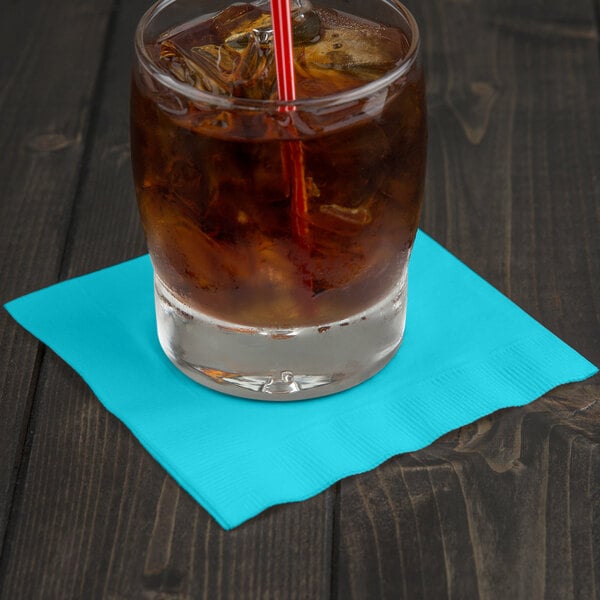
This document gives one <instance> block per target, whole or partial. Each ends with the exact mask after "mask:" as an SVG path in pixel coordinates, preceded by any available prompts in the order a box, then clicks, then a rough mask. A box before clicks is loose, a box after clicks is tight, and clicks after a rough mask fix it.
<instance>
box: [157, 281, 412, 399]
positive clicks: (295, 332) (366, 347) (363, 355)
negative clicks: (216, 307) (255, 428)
mask: <svg viewBox="0 0 600 600" xmlns="http://www.w3.org/2000/svg"><path fill="white" fill-rule="evenodd" d="M155 300H156V316H157V326H158V337H159V340H160V343H161V345H162V347H163V350H164V351H165V353H166V354H167V356H168V357H169V358H170V360H171V361H172V362H173V363H174V364H175V366H176V367H178V368H179V369H180V370H181V371H182V372H183V373H185V374H186V375H188V376H189V377H191V378H192V379H194V380H195V381H197V382H198V383H201V384H202V385H204V386H206V387H209V388H212V389H214V390H218V391H220V392H223V393H226V394H231V395H234V396H241V397H244V398H252V399H255V400H276V401H282V400H283V401H288V400H305V399H308V398H316V397H319V396H325V395H329V394H333V393H335V392H340V391H342V390H345V389H347V388H350V387H352V386H355V385H357V384H359V383H361V382H362V381H364V380H365V379H368V378H369V377H371V376H372V375H374V374H375V373H377V372H378V371H379V370H381V369H382V368H383V367H384V366H385V365H386V364H387V363H388V362H389V360H390V359H391V358H392V357H393V355H394V354H395V353H396V351H397V350H398V348H399V346H400V343H401V341H402V336H403V334H404V324H405V319H406V276H405V277H404V278H403V279H402V280H401V281H399V282H398V284H397V286H396V287H395V288H394V289H393V290H392V292H391V293H390V294H389V295H388V296H387V297H385V298H384V299H383V300H381V301H380V302H379V303H378V304H377V305H375V306H373V307H371V308H370V309H368V310H366V311H364V312H361V313H358V314H355V315H352V316H350V317H348V318H346V319H344V320H343V321H338V322H335V323H323V324H320V325H318V326H317V325H310V326H305V327H294V328H292V329H275V328H273V329H271V328H264V327H260V328H257V327H248V326H247V325H243V324H239V323H229V322H226V321H220V320H218V319H215V318H214V317H211V316H208V315H205V314H203V313H201V312H199V311H197V310H195V309H193V308H190V307H189V306H187V305H186V304H184V303H182V302H181V301H180V300H178V299H177V298H176V297H175V296H174V295H173V294H172V293H171V292H170V290H169V289H168V288H167V287H166V286H165V284H164V283H163V282H162V281H161V280H160V279H159V278H158V277H156V276H155Z"/></svg>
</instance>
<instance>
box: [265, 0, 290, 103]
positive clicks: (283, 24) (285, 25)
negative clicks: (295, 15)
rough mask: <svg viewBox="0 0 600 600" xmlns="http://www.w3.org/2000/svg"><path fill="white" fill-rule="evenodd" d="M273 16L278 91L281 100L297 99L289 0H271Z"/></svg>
mask: <svg viewBox="0 0 600 600" xmlns="http://www.w3.org/2000/svg"><path fill="white" fill-rule="evenodd" d="M271 18H272V20H273V43H274V46H275V68H276V69H277V93H278V94H279V99H280V100H295V99H296V83H295V80H294V41H293V38H292V12H291V10H290V3H289V0H271ZM288 110H290V109H288ZM292 110H293V109H292Z"/></svg>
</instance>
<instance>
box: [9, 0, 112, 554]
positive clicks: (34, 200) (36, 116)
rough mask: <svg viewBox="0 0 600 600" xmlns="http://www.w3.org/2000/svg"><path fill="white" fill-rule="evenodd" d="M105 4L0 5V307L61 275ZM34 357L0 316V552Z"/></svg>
mask: <svg viewBox="0 0 600 600" xmlns="http://www.w3.org/2000/svg"><path fill="white" fill-rule="evenodd" d="M111 3H112V0H98V1H97V2H95V3H94V4H92V5H90V4H89V3H87V2H77V1H74V2H69V3H67V2H45V3H41V4H40V3H39V2H36V1H35V0H27V1H24V2H19V3H16V2H3V3H1V4H0V38H1V39H2V43H3V47H4V48H5V51H4V52H2V53H1V55H0V74H1V80H2V86H0V115H1V118H0V119H1V123H2V126H1V127H0V147H1V148H2V160H1V161H0V181H1V182H2V193H1V195H0V274H1V275H0V278H1V284H0V304H3V303H4V302H7V301H9V300H11V299H13V298H15V297H17V296H19V295H22V294H24V293H26V292H30V291H33V290H35V289H37V288H39V287H43V286H45V285H48V284H50V283H53V282H54V281H55V280H56V277H57V275H58V272H59V269H60V263H61V260H62V256H63V250H64V246H65V239H66V236H67V231H68V227H69V223H70V215H71V210H72V206H73V201H74V196H75V193H76V189H77V185H78V177H79V167H80V163H81V160H82V156H83V152H84V140H85V136H86V132H87V130H88V124H89V119H90V114H91V112H92V107H93V102H92V101H91V99H92V96H93V92H94V88H95V85H96V81H97V75H98V66H99V63H100V61H101V57H102V44H103V41H104V34H105V30H106V26H107V22H108V17H109V11H110V6H111ZM65 23H69V25H70V28H65V27H64V24H65ZM83 39H85V44H82V40H83ZM65 65H69V68H68V69H67V68H65ZM75 73H76V74H77V76H76V77H75V76H74V74H75ZM40 358H41V355H40V347H39V345H38V344H37V342H36V341H34V339H33V338H31V337H30V336H29V335H27V334H26V333H25V332H24V331H23V330H21V329H20V328H19V327H18V326H17V325H16V323H14V322H13V321H12V320H11V319H10V317H9V315H8V313H6V311H4V310H0V373H2V374H3V377H2V379H1V380H0V398H1V401H0V552H1V545H2V543H3V540H4V532H5V527H6V522H7V519H8V512H9V510H10V506H11V502H12V497H13V490H14V484H15V479H16V477H17V474H18V472H19V466H20V464H22V461H23V459H24V458H23V456H22V452H23V447H24V443H25V439H26V437H27V434H28V429H27V428H28V419H29V412H30V408H31V402H32V398H33V395H34V393H35V388H36V385H37V376H38V369H39V362H40Z"/></svg>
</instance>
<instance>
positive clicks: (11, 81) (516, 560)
mask: <svg viewBox="0 0 600 600" xmlns="http://www.w3.org/2000/svg"><path fill="white" fill-rule="evenodd" d="M30 4H31V3H30V2H26V3H25V4H23V3H21V4H17V3H12V4H11V5H10V6H9V5H8V4H4V5H2V6H0V34H4V39H5V40H6V39H8V40H13V41H14V44H17V41H18V42H19V45H20V44H23V39H22V37H21V36H22V31H23V28H22V27H21V25H22V23H24V22H26V20H28V19H31V20H32V23H33V24H32V25H31V26H30V30H29V31H28V33H27V34H26V35H25V39H26V43H25V47H24V52H23V53H22V55H19V57H18V58H17V60H16V61H15V62H14V64H13V63H12V62H10V60H7V57H6V56H0V61H1V62H0V65H1V67H2V77H3V81H4V82H6V85H3V87H2V88H1V89H0V109H2V111H3V113H2V114H3V115H5V114H7V115H9V116H10V119H8V120H4V119H3V121H2V122H1V123H0V125H1V126H0V143H2V147H3V148H5V147H10V148H15V152H14V153H8V154H7V156H6V157H5V158H4V159H3V160H2V161H0V180H2V181H6V182H7V184H6V188H5V190H4V192H3V196H2V199H1V201H0V227H2V229H1V231H2V235H1V237H0V260H2V263H1V264H2V271H1V272H2V282H3V287H2V294H3V299H5V300H8V299H9V298H11V297H13V296H16V295H18V294H20V293H23V292H25V291H28V290H31V289H35V288H37V287H40V286H41V285H44V284H46V283H50V282H53V281H55V280H57V279H62V278H66V277H70V276H74V275H78V274H81V273H85V272H89V271H91V270H93V269H97V268H100V267H103V266H106V265H109V264H113V263H115V262H117V261H120V260H124V259H127V258H130V257H132V256H136V255H138V254H140V253H142V252H143V251H144V243H143V237H142V232H141V229H140V226H139V222H138V218H137V211H136V207H135V201H134V198H133V191H132V184H131V178H130V173H129V157H128V153H129V148H128V124H127V111H128V95H129V89H128V79H129V64H130V60H131V49H132V48H131V39H132V34H133V28H134V25H135V22H136V21H137V19H138V18H139V16H140V15H141V13H142V12H143V10H144V9H145V8H146V6H147V5H148V3H147V1H146V0H132V1H131V2H117V3H115V4H114V6H113V12H112V13H110V10H111V5H112V2H109V1H108V0H106V1H104V0H95V2H94V3H93V4H88V3H85V4H84V3H73V2H70V3H68V4H67V2H65V1H63V0H54V1H53V2H52V3H50V4H48V5H44V6H47V8H39V9H38V10H37V11H36V10H34V9H33V5H31V6H30ZM36 6H37V5H36ZM410 7H411V9H412V10H413V11H414V12H415V14H416V16H417V18H418V20H419V22H420V23H421V26H422V29H423V32H424V38H423V50H424V53H425V59H426V63H427V69H428V99H429V115H430V158H429V165H428V181H427V197H426V203H425V211H424V215H423V226H424V229H425V230H426V231H427V232H429V233H430V234H432V235H433V236H434V237H435V238H436V239H438V240H439V241H440V242H442V243H443V244H445V245H446V246H447V247H448V248H449V249H450V250H451V251H453V252H454V253H456V254H457V255H458V256H459V258H461V259H462V260H464V261H465V262H466V263H467V264H469V265H470V266H471V267H473V268H474V269H475V270H476V271H477V272H479V273H480V274H481V275H483V276H484V277H485V278H486V279H487V280H488V281H490V282H491V283H492V284H494V285H495V286H496V287H498V288H499V289H500V290H501V291H503V292H504V293H506V294H508V295H509V296H510V297H511V298H512V299H514V300H515V301H516V302H517V303H518V304H520V305H521V306H522V307H523V308H525V309H526V310H527V311H528V312H530V313H531V314H532V315H533V316H534V317H536V318H537V319H539V320H540V321H541V322H542V323H543V324H544V325H546V326H547V327H549V328H550V329H551V330H553V331H554V332H555V333H557V334H558V335H560V336H561V337H562V338H563V339H565V340H566V341H567V342H569V343H570V344H571V345H573V346H574V347H575V348H577V349H578V350H579V351H581V352H582V353H583V354H585V355H586V356H587V357H588V358H589V359H590V360H592V361H593V362H595V363H596V364H600V326H599V319H600V289H599V287H598V284H597V282H598V281H599V280H600V241H599V238H600V236H598V235H597V231H598V230H599V225H600V222H599V221H600V213H599V211H598V206H599V204H598V199H599V198H600V178H599V177H598V174H597V170H598V165H599V164H600V129H599V125H600V124H599V118H600V110H599V109H600V105H599V103H600V64H599V55H598V40H599V36H598V27H597V22H596V21H595V18H596V17H595V14H594V11H593V5H592V3H591V1H590V0H575V1H574V2H570V3H565V2H558V0H546V1H545V2H541V1H540V2H533V3H526V4H524V3H523V2H521V1H519V0H502V1H501V0H490V1H486V2H484V1H483V0H426V1H424V2H415V1H412V2H411V3H410ZM9 9H10V10H9ZM111 14H112V16H111ZM64 23H69V24H70V25H71V26H72V27H71V28H70V29H69V31H70V33H65V27H64ZM17 32H18V35H17ZM57 32H60V35H61V36H62V37H61V38H60V41H59V42H58V43H55V40H56V38H57ZM11 36H12V37H11ZM84 42H85V43H84ZM56 46H58V47H57V48H56ZM48 47H52V48H53V49H54V51H55V53H54V54H51V53H49V52H48V50H47V48H48ZM103 48H105V50H104V51H103ZM59 59H60V60H59ZM65 64H68V65H69V66H68V68H64V65H65ZM73 72H77V74H78V76H77V77H76V78H74V77H73ZM39 99H44V101H43V102H42V101H41V100H39ZM7 111H8V112H7ZM1 319H4V321H2V320H1ZM0 336H1V337H0V366H1V367H2V368H3V369H4V372H5V373H6V375H5V377H4V378H3V381H2V384H1V385H2V388H1V389H2V403H0V411H2V418H1V419H0V427H1V428H2V430H1V431H0V433H1V434H2V435H0V452H2V453H3V454H2V455H1V456H0V458H2V461H1V462H0V482H1V485H2V486H4V487H3V488H2V490H0V502H2V503H3V504H1V505H0V508H2V507H4V512H3V513H0V515H4V517H1V518H4V522H6V519H7V518H8V517H10V520H9V522H8V527H7V529H6V531H7V534H6V541H5V545H4V552H3V554H2V560H1V562H0V598H1V599H2V600H9V599H10V600H19V599H21V598H27V599H28V600H29V599H36V598H40V599H42V598H43V599H54V598H56V599H60V600H62V599H70V598H73V599H79V598H86V599H88V598H89V599H95V598H98V599H109V600H113V599H114V600H116V599H131V598H141V599H149V600H150V599H151V600H159V599H163V600H166V599H187V598H190V599H191V598H193V599H197V598H205V599H211V600H212V599H225V598H227V599H236V600H237V599H240V598H241V599H245V598H247V599H252V600H253V599H257V598H260V599H263V598H264V599H288V598H298V599H304V598H311V599H313V598H315V599H321V598H335V599H337V600H346V599H369V600H370V599H380V598H381V599H387V598H394V599H396V598H410V599H412V598H425V599H429V598H432V599H438V598H461V599H462V598H469V599H470V598H483V599H494V600H495V599H497V598H510V599H511V600H514V599H521V598H522V599H524V600H525V599H527V600H529V599H532V598H533V599H536V598H551V599H552V598H560V599H563V598H565V599H568V598H577V599H579V598H581V599H585V600H587V599H589V598H594V597H598V596H600V569H599V568H598V565H599V564H600V519H599V518H598V515H599V514H600V475H599V474H600V378H599V377H596V378H593V379H591V380H589V381H587V382H583V383H579V384H574V385H570V386H564V387H562V388H559V389H557V390H554V391H552V392H551V393H550V394H548V395H546V396H545V397H544V398H542V399H540V400H538V401H537V402H534V403H533V404H531V405H528V406H526V407H523V408H515V409H507V410H504V411H500V412H498V413H496V414H494V415H491V416H489V417H487V418H485V419H482V420H480V421H479V422H477V423H474V424H472V425H469V426H466V427H463V428H462V429H460V430H457V431H454V432H451V433H449V434H448V435H446V436H444V437H443V438H442V439H440V440H438V441H437V442H436V443H435V444H433V445H431V446H430V447H428V448H426V449H423V450H422V451H420V452H415V453H412V454H408V455H403V456H399V457H396V458H394V459H391V460H390V461H388V462H387V463H385V464H384V465H382V466H381V467H380V468H378V469H375V470H373V471H371V472H369V473H366V474H363V475H361V476H357V477H353V478H349V479H347V480H344V481H342V482H341V483H339V484H337V485H336V486H333V487H332V488H331V489H329V490H327V491H326V492H324V493H322V494H320V495H318V496H316V497H315V498H312V499H310V500H308V501H306V502H302V503H297V504H289V505H284V506H278V507H274V508H272V509H270V510H268V511H266V512H265V513H263V514H261V515H259V516H258V517H256V518H255V519H252V520H250V521H249V522H247V523H245V524H244V525H242V526H240V527H239V528H237V529H235V530H233V531H231V532H225V531H223V530H222V529H221V528H220V527H219V526H218V525H217V524H216V523H215V522H214V521H213V520H212V519H211V518H210V517H209V516H208V514H207V513H206V512H205V511H204V510H203V509H202V508H201V507H200V506H199V505H198V504H196V503H195V502H194V501H193V500H192V499H191V498H190V497H189V496H188V495H187V494H186V493H185V492H183V491H182V490H181V489H180V488H179V487H178V486H177V485H176V484H175V482H174V481H173V480H172V479H171V478H170V477H169V476H168V475H166V474H165V472H164V470H163V469H162V468H161V467H159V466H158V465H157V463H155V461H154V460H153V459H151V458H150V457H149V455H148V454H147V453H146V452H145V451H144V450H143V448H142V447H141V446H140V444H139V443H138V442H137V441H136V440H135V438H134V437H133V436H132V435H131V434H130V433H129V431H128V430H127V429H126V428H125V427H124V426H123V425H122V424H121V423H120V422H119V421H118V420H117V419H115V418H114V417H113V416H112V415H110V414H109V413H107V412H106V411H105V410H104V409H103V408H102V407H101V405H100V404H99V402H98V401H97V400H96V398H95V397H94V396H93V394H92V393H91V391H90V390H89V389H88V388H87V386H86V385H85V384H84V383H83V382H82V380H81V379H80V378H79V377H78V376H77V375H76V374H75V373H73V371H72V370H71V369H70V368H69V367H68V366H67V365H65V364H64V363H63V362H62V361H61V360H59V359H58V358H57V357H56V356H55V355H53V354H52V352H50V351H46V352H45V353H44V354H43V355H42V354H39V353H38V346H37V344H36V343H35V342H34V341H33V340H32V339H31V338H30V337H29V336H27V334H25V333H23V332H22V331H20V330H19V329H18V328H17V327H16V325H14V324H12V323H11V322H10V321H9V320H8V318H7V316H6V314H4V313H2V314H1V315H0ZM36 357H37V358H36ZM30 407H31V417H30V418H29V412H30ZM17 473H18V479H17V480H16V493H15V494H14V495H13V493H12V490H13V486H14V485H15V479H16V474H17ZM11 502H12V505H11ZM9 509H10V512H9ZM2 523H3V522H0V525H2ZM0 534H1V530H0Z"/></svg>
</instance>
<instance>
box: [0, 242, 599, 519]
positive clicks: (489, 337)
mask: <svg viewBox="0 0 600 600" xmlns="http://www.w3.org/2000/svg"><path fill="white" fill-rule="evenodd" d="M6 308H7V309H8V311H9V312H10V313H11V314H12V316H13V317H14V318H15V319H16V320H17V321H18V322H19V323H21V325H22V326H23V327H25V328H26V329H28V330H29V331H30V332H31V333H33V335H35V336H36V337H38V338H39V339H40V340H41V341H43V342H44V343H45V344H46V345H48V346H49V347H50V348H52V349H53V350H54V351H55V352H56V353H57V354H58V355H60V356H61V357H62V358H63V359H64V360H65V361H67V362H68V363H69V364H70V365H71V366H72V367H73V368H74V369H75V370H76V371H77V372H78V373H80V375H81V376H82V377H83V378H84V379H85V381H86V382H87V383H88V384H89V386H90V387H91V388H92V390H93V391H94V392H95V394H96V395H97V396H98V398H99V400H100V401H101V402H102V404H104V406H105V407H106V408H107V409H108V410H109V411H110V412H112V413H113V414H114V415H116V416H117V417H118V418H119V419H121V421H123V423H125V425H126V426H127V427H128V428H129V429H130V430H131V431H132V433H133V434H134V435H135V436H136V437H137V438H138V439H139V441H140V442H141V443H142V444H143V445H144V447H145V448H146V449H147V450H148V451H149V452H150V453H151V454H152V455H153V456H154V457H155V458H156V460H158V461H159V462H160V464H162V465H163V466H164V468H165V469H166V470H167V471H168V472H169V473H170V474H171V475H172V476H173V477H174V478H175V479H176V480H177V481H178V482H179V484H180V485H181V486H182V487H183V488H185V489H186V490H187V491H188V492H189V493H190V494H191V495H192V496H193V497H194V498H195V499H196V500H197V501H198V502H199V503H200V504H201V505H202V506H204V508H205V509H206V510H207V511H209V512H210V513H211V514H212V515H213V517H214V518H215V519H216V520H217V521H218V522H219V523H220V524H221V525H222V526H223V527H224V528H226V529H230V528H232V527H235V526H237V525H239V524H240V523H242V522H243V521H245V520H246V519H249V518H250V517H252V516H254V515H256V514H258V513H260V512H261V511H263V510H264V509H266V508H267V507H269V506H272V505H274V504H279V503H283V502H293V501H298V500H303V499H305V498H308V497H310V496H313V495H315V494H317V493H318V492H320V491H322V490H324V489H325V488H327V487H328V486H330V485H331V484H333V483H334V482H336V481H337V480H339V479H341V478H343V477H347V476H348V475H353V474H356V473H360V472H363V471H367V470H369V469H372V468H373V467H375V466H377V465H379V464H380V463H382V462H383V461H385V460H386V459H388V458H389V457H391V456H393V455H394V454H398V453H401V452H408V451H413V450H417V449H419V448H422V447H424V446H427V445H428V444H430V443H431V442H432V441H434V440H435V439H436V438H438V437H439V436H441V435H443V434H444V433H446V432H447V431H450V430H452V429H455V428H456V427H459V426H461V425H465V424H467V423H470V422H472V421H474V420H476V419H478V418H480V417H482V416H484V415H486V414H488V413H491V412H493V411H495V410H497V409H499V408H503V407H507V406H515V405H522V404H525V403H527V402H530V401H531V400H534V399H535V398H538V397H539V396H541V395H542V394H544V393H545V392H547V391H548V390H550V389H552V388H553V387H555V386H557V385H559V384H562V383H567V382H572V381H578V380H581V379H585V378H587V377H589V376H591V375H593V374H594V373H595V372H596V371H597V369H596V367H595V366H594V365H592V364H591V363H590V362H588V361H587V360H586V359H585V358H583V357H582V356H580V355H579V354H578V353H577V352H575V351H574V350H573V349H571V348H570V347H569V346H567V345H566V344H565V343H563V342H562V341H561V340H559V339H558V338H557V337H555V336H554V335H553V334H552V333H550V332H549V331H548V330H547V329H545V328H544V327H542V326H541V325H540V324H539V323H537V322H536V321H535V320H534V319H532V318H531V317H529V316H528V315H527V314H526V313H524V312H523V311H522V310H521V309H519V308H518V307H517V306H515V305H514V304H513V303H512V302H511V301H510V300H508V299H507V298H506V297H504V296H503V295H502V294H500V293H499V292H498V291H497V290H495V289H494V288H492V287H491V286H490V285H489V284H487V283H486V282H485V281H483V280H482V279H481V278H480V277H479V276H478V275H476V274H475V273H474V272H472V271H471V270H470V269H468V268H467V267H466V266H465V265H463V264H462V263H461V262H460V261H459V260H457V259H456V258H455V257H453V256H452V255H451V254H450V253H448V252H447V251H446V250H444V248H442V247H441V246H440V245H438V244H437V243H436V242H434V241H433V240H432V239H431V238H429V237H427V236H426V235H425V234H424V233H422V232H420V233H419V235H418V236H417V241H416V243H415V248H414V252H413V257H412V260H411V265H410V270H409V303H408V320H407V329H406V335H405V339H404V342H403V345H402V347H401V348H400V351H399V352H398V354H397V355H396V356H395V357H394V359H392V361H391V362H390V363H389V364H388V365H387V366H386V367H385V368H384V369H383V371H381V372H380V373H379V374H377V375H376V376H375V377H373V378H372V379H370V380H369V381H367V382H365V383H363V384H362V385H360V386H358V387H356V388H353V389H351V390H347V391H345V392H342V393H339V394H336V395H333V396H329V397H325V398H321V399H317V400H309V401H305V402H292V403H266V402H257V401H250V400H243V399H240V398H234V397H231V396H225V395H222V394H219V393H218V392H214V391H211V390H208V389H205V388H203V387H201V386H200V385H198V384H196V383H194V382H193V381H190V380H189V379H187V378H186V377H185V376H184V375H182V374H181V373H180V372H179V371H178V370H177V369H176V368H175V367H174V366H172V365H171V363H170V362H169V361H168V360H167V358H165V356H164V355H163V353H162V350H161V348H160V346H159V344H158V341H157V338H156V329H155V324H154V302H153V280H152V267H151V264H150V260H149V258H148V257H147V256H143V257H141V258H137V259H135V260H132V261H129V262H126V263H123V264H120V265H117V266H115V267H111V268H109V269H104V270H102V271H98V272H96V273H92V274H90V275H86V276H83V277H79V278H76V279H72V280H69V281H65V282H63V283H60V284H57V285H54V286H52V287H49V288H46V289H43V290H40V291H38V292H34V293H32V294H29V295H27V296H24V297H22V298H20V299H18V300H14V301H13V302H10V303H9V304H7V305H6Z"/></svg>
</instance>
